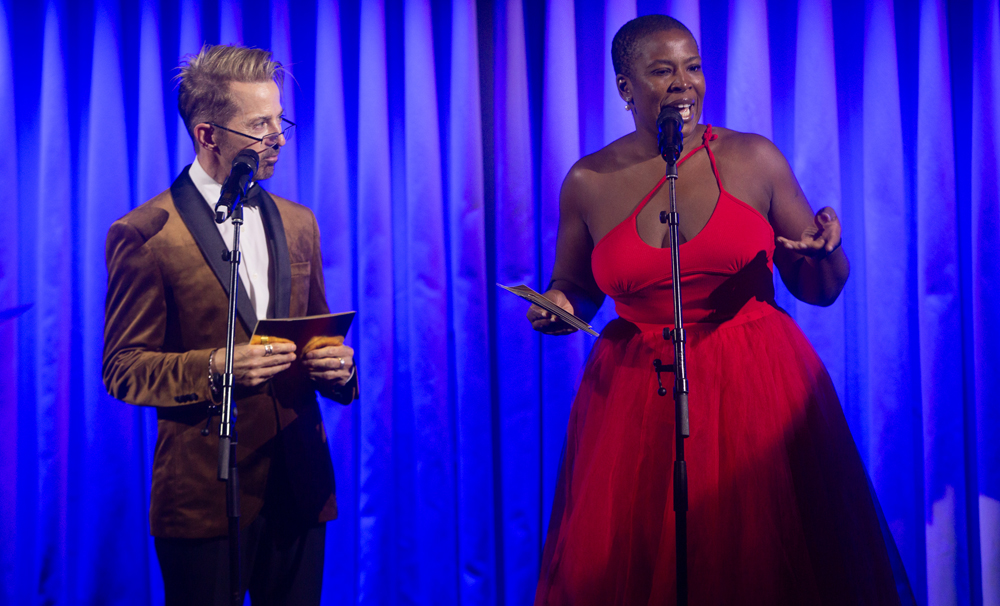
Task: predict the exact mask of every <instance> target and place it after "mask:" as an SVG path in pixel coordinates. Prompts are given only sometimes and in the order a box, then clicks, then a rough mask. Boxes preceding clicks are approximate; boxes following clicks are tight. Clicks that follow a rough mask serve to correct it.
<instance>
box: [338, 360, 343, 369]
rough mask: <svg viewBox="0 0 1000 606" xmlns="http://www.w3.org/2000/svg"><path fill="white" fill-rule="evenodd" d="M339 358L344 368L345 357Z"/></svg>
mask: <svg viewBox="0 0 1000 606" xmlns="http://www.w3.org/2000/svg"><path fill="white" fill-rule="evenodd" d="M337 359H338V360H340V367H341V368H343V367H344V358H337Z"/></svg>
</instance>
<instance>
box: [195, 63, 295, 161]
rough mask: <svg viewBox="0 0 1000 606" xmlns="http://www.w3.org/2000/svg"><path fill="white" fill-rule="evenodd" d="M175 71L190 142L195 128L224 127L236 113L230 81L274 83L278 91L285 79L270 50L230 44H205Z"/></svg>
mask: <svg viewBox="0 0 1000 606" xmlns="http://www.w3.org/2000/svg"><path fill="white" fill-rule="evenodd" d="M177 71H178V74H177V81H178V82H179V83H180V86H179V89H180V90H179V92H178V95H177V109H178V110H180V113H181V118H182V119H183V120H184V125H185V126H187V130H188V134H189V135H191V140H192V141H194V127H195V125H197V124H201V123H202V122H218V123H220V124H224V123H226V122H228V121H229V120H230V119H231V118H232V117H233V115H234V114H235V113H236V103H235V102H234V101H233V99H232V97H231V95H230V91H229V83H230V82H267V81H268V80H273V81H274V82H275V83H276V84H277V85H278V89H279V90H280V89H281V85H282V83H283V82H284V80H285V68H284V67H283V66H282V65H281V63H280V62H278V61H275V60H274V58H273V56H272V55H271V51H266V50H261V49H259V48H247V47H245V46H236V45H229V44H225V45H223V44H220V45H216V46H212V45H209V44H206V45H205V46H203V47H201V51H199V52H198V54H197V55H187V56H186V57H184V58H183V59H182V60H181V64H180V65H179V66H178V68H177ZM195 144H196V145H197V142H196V141H195Z"/></svg>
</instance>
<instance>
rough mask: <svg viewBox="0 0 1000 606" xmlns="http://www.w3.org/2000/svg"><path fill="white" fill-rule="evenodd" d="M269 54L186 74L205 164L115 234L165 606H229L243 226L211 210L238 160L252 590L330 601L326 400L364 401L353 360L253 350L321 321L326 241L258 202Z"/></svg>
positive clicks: (327, 351)
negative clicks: (275, 322)
mask: <svg viewBox="0 0 1000 606" xmlns="http://www.w3.org/2000/svg"><path fill="white" fill-rule="evenodd" d="M283 76H284V72H283V69H282V67H281V64H280V63H277V62H275V61H273V60H272V58H271V54H270V53H269V52H267V51H262V50H257V49H249V48H243V47H238V46H206V47H205V48H203V49H202V50H201V52H200V53H199V54H198V55H196V56H193V57H190V58H189V59H188V60H187V61H186V62H185V63H182V64H181V67H180V74H179V77H178V79H179V81H180V93H179V99H178V106H179V109H180V114H181V117H182V118H183V119H184V121H185V124H186V126H187V128H188V131H189V132H190V134H191V138H192V140H193V141H194V146H195V151H196V154H197V156H196V159H195V161H194V162H193V163H192V164H191V165H190V166H188V167H187V168H185V169H184V170H183V171H182V172H181V174H180V176H178V177H177V179H176V180H175V181H174V183H173V185H171V186H170V189H169V190H167V191H165V192H163V193H161V194H160V195H158V196H156V197H155V198H153V199H152V200H149V201H148V202H146V203H145V204H143V205H141V206H139V207H138V208H136V209H135V210H133V211H132V212H130V213H128V214H127V215H125V217H123V218H122V219H120V220H118V221H117V222H115V223H114V224H113V225H112V226H111V229H110V230H109V231H108V239H107V266H108V294H107V304H106V318H105V343H104V383H105V386H106V387H107V389H108V391H109V393H110V394H111V395H113V396H114V397H116V398H118V399H120V400H123V401H125V402H128V403H130V404H137V405H141V406H155V407H156V410H157V427H158V431H157V441H156V454H155V459H154V464H153V485H152V497H151V505H150V515H149V519H150V528H151V531H152V534H153V536H154V537H155V544H156V552H157V556H158V558H159V561H160V569H161V571H162V573H163V580H164V585H165V588H166V602H167V604H226V603H228V599H227V594H228V589H229V587H228V570H229V564H228V557H227V545H228V542H227V538H226V534H227V517H226V507H225V502H226V501H225V490H224V489H225V483H224V482H220V481H219V480H218V479H217V475H216V473H217V472H216V467H217V462H218V443H219V437H218V434H219V417H218V406H217V404H218V403H219V401H220V399H221V393H220V387H221V380H220V375H221V373H222V372H223V370H224V367H225V359H226V351H225V348H224V345H225V342H226V341H225V335H226V317H227V306H228V294H227V291H228V288H229V272H230V265H229V263H228V262H226V261H224V260H223V254H224V253H225V251H226V250H228V248H229V247H230V246H231V245H232V230H233V227H232V223H231V222H230V221H227V222H226V223H224V224H222V225H216V223H215V222H214V214H213V212H212V209H213V207H214V204H215V202H216V201H218V198H219V195H220V191H221V184H222V182H223V181H224V180H225V178H226V177H227V176H228V174H229V172H230V170H231V167H232V161H233V158H234V157H235V156H236V155H237V153H239V152H240V151H241V150H243V149H246V148H249V149H252V150H254V151H256V152H257V153H258V154H259V156H260V166H259V169H258V171H257V173H256V174H255V175H254V177H253V178H254V181H255V184H254V185H253V186H252V188H251V189H250V190H249V191H248V194H247V201H246V206H245V209H244V221H245V222H244V226H243V229H242V231H241V249H242V253H243V255H242V257H243V260H242V263H241V265H240V289H239V293H238V303H237V308H238V315H239V322H238V323H237V325H236V341H235V342H236V343H237V345H236V346H235V347H234V349H233V358H234V363H233V374H234V378H235V383H236V387H235V390H234V396H235V401H236V408H237V411H238V413H239V414H238V417H237V423H236V431H237V434H238V440H239V444H238V447H237V461H238V466H239V480H240V492H241V519H240V521H241V537H240V547H241V551H242V555H241V563H242V566H241V569H242V571H241V577H242V579H243V584H244V588H249V591H250V596H251V601H252V602H253V603H254V604H318V603H319V597H320V587H321V583H322V573H323V543H324V537H325V522H326V521H328V520H331V519H333V518H335V517H336V515H337V507H336V499H335V490H334V481H333V467H332V464H331V461H330V455H329V451H328V450H327V445H326V434H325V432H324V430H323V422H322V419H321V417H320V412H319V407H318V405H317V401H316V393H315V392H316V391H317V390H318V391H319V392H320V393H322V394H323V395H325V396H327V397H330V398H332V399H334V400H336V401H339V402H341V403H345V404H346V403H349V402H351V401H352V400H354V399H355V398H356V396H357V379H356V376H355V373H354V366H353V353H354V352H353V350H352V349H351V348H350V347H346V346H338V347H325V348H322V349H319V350H316V351H312V352H310V353H308V354H307V355H305V356H303V359H302V360H300V363H296V364H294V365H293V362H295V360H296V359H297V358H296V355H297V352H296V351H295V346H294V345H291V344H269V345H266V346H262V345H250V344H249V335H250V334H252V332H253V328H254V326H255V324H256V322H257V319H258V318H264V317H268V318H282V317H299V316H307V315H314V314H321V313H327V312H328V311H329V310H328V308H327V303H326V297H325V295H324V286H323V267H322V261H321V259H320V246H319V232H318V229H317V225H316V220H315V217H314V216H313V214H312V212H310V211H309V210H308V209H307V208H305V207H303V206H300V205H298V204H295V203H293V202H290V201H288V200H285V199H283V198H280V197H278V196H272V195H270V194H268V193H267V192H266V191H264V190H263V189H262V188H261V187H260V185H259V181H262V180H264V179H267V178H268V177H270V176H271V175H272V174H273V173H274V169H275V164H276V163H277V161H278V157H279V153H280V150H281V147H282V146H283V145H285V143H286V141H287V138H288V137H289V136H290V135H291V129H292V126H294V125H293V124H292V123H291V122H290V121H288V120H286V119H285V118H284V116H283V111H282V107H281V96H280V93H279V90H280V89H279V85H280V84H281V82H282V80H283Z"/></svg>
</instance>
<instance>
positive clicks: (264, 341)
mask: <svg viewBox="0 0 1000 606" xmlns="http://www.w3.org/2000/svg"><path fill="white" fill-rule="evenodd" d="M268 340H269V339H268V338H267V335H261V337H260V344H261V345H267V343H268Z"/></svg>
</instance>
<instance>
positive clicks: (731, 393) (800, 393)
mask: <svg viewBox="0 0 1000 606" xmlns="http://www.w3.org/2000/svg"><path fill="white" fill-rule="evenodd" d="M714 138H715V136H714V135H712V129H711V127H709V128H708V130H707V131H706V133H705V136H704V141H705V142H707V141H711V140H713V139H714ZM705 142H703V143H702V145H701V146H699V147H698V148H697V149H695V150H694V151H692V152H691V153H690V154H688V155H687V156H686V157H685V158H684V160H686V159H687V158H688V157H690V156H691V155H692V154H694V153H696V152H698V151H699V150H701V149H703V148H704V149H705V150H706V151H707V152H708V155H709V158H710V160H711V163H712V169H713V171H715V177H716V180H717V181H718V183H719V189H720V194H719V200H718V203H717V205H716V208H715V211H714V212H713V214H712V216H711V218H710V220H709V222H708V224H707V225H706V226H705V228H704V229H703V230H702V231H701V232H700V233H699V234H698V235H697V236H696V237H695V238H693V239H692V240H690V241H689V242H686V243H684V244H682V245H681V247H680V251H681V259H680V266H681V292H682V295H683V297H684V321H685V326H686V327H687V328H688V377H689V379H690V384H691V390H690V399H689V404H690V424H691V437H690V438H689V439H688V440H686V441H685V450H686V459H687V462H688V463H687V465H688V475H689V487H688V490H689V512H688V555H689V560H688V566H689V585H690V603H691V604H698V605H711V604H769V605H773V604H796V605H802V604H836V605H841V604H898V603H899V597H898V595H897V593H896V588H895V581H894V579H893V574H892V569H891V565H890V560H889V556H888V550H887V546H886V543H885V541H884V540H883V535H882V532H881V529H880V526H879V519H878V515H877V513H876V508H875V503H874V502H873V499H872V496H871V493H870V492H869V489H868V483H867V478H866V475H865V470H864V467H863V465H862V462H861V459H860V457H859V455H858V452H857V448H856V447H855V445H854V441H853V439H852V438H851V434H850V431H849V429H848V426H847V423H846V421H845V419H844V415H843V412H842V410H841V408H840V403H839V401H838V400H837V394H836V392H835V391H834V388H833V385H832V383H831V382H830V377H829V376H828V374H827V372H826V369H825V368H824V367H823V363H822V362H821V361H820V359H819V358H818V357H817V355H816V352H815V351H814V350H813V348H812V346H811V345H810V344H809V342H808V340H807V339H806V337H805V336H804V335H803V334H802V332H801V330H799V328H798V326H797V325H796V324H795V322H794V321H793V320H792V319H791V318H790V317H789V316H788V315H786V314H785V313H784V312H782V311H781V310H780V309H778V308H777V307H776V305H775V303H774V289H773V282H772V273H771V272H772V267H773V266H772V255H773V252H774V232H773V230H772V229H771V226H770V224H769V223H768V222H767V220H766V219H765V218H764V217H763V216H761V215H760V213H759V212H757V211H756V210H755V209H753V208H752V207H750V206H748V205H747V204H745V203H743V202H741V201H740V200H738V199H736V198H735V197H733V196H732V195H731V194H729V193H728V192H726V191H725V190H724V189H723V188H722V182H721V180H719V173H718V169H717V168H716V165H715V157H714V156H713V154H712V150H711V148H709V147H708V145H707V143H705ZM684 160H681V162H683V161H684ZM663 182H664V181H661V182H660V184H658V185H657V187H656V188H655V189H654V190H653V191H652V192H650V193H649V195H647V196H646V198H645V199H644V200H643V201H642V202H641V203H640V204H639V205H638V207H637V208H636V209H635V211H634V212H633V213H632V214H631V215H630V216H629V217H628V218H627V219H626V220H625V221H623V222H622V223H621V224H619V225H618V226H616V227H615V228H614V229H612V230H611V232H609V233H608V234H607V235H606V236H605V237H604V238H603V239H601V241H600V242H598V243H597V245H596V246H595V247H594V251H593V255H592V266H593V271H594V277H595V278H596V280H597V283H598V285H600V287H601V289H602V290H603V291H604V292H605V293H606V294H608V295H609V296H611V297H612V298H613V299H614V301H615V305H616V310H617V312H618V314H619V316H620V318H618V319H615V320H614V321H612V322H611V323H609V324H608V326H607V327H606V328H605V329H604V331H603V334H602V335H601V338H600V339H599V340H598V341H597V342H596V344H595V345H594V349H593V351H592V353H591V356H590V359H589V361H588V363H587V367H586V370H585V373H584V376H583V380H582V383H581V386H580V390H579V393H578V394H577V396H576V400H575V401H574V403H573V408H572V411H571V413H570V420H569V428H568V435H567V443H566V451H565V456H564V460H563V463H562V468H561V470H560V475H559V481H558V484H557V486H556V495H555V504H554V506H553V511H552V520H551V523H550V527H549V531H548V535H547V538H546V541H545V550H544V554H543V559H542V570H541V577H540V580H539V584H538V589H537V592H536V597H535V603H536V604H548V605H562V604H566V605H570V604H572V605H574V606H580V605H589V604H593V605H595V606H598V605H599V606H608V605H610V604H622V605H633V604H657V605H659V604H673V603H674V601H675V600H674V597H675V591H676V589H675V566H676V563H675V545H674V512H673V506H672V503H673V489H672V481H671V469H672V465H673V459H674V404H673V399H672V397H671V396H669V395H668V396H666V397H661V396H658V395H656V388H657V382H656V375H655V373H654V372H653V364H652V361H653V359H654V358H660V359H661V360H662V361H663V362H664V363H669V362H670V361H672V360H673V346H672V345H671V343H670V342H669V341H665V340H664V339H663V334H662V331H663V328H664V327H665V326H669V325H671V321H672V319H673V299H672V294H671V290H672V289H671V285H670V249H669V248H655V247H652V246H649V245H648V244H646V243H645V242H643V240H642V239H641V238H640V237H639V233H638V231H637V230H636V224H635V220H636V216H637V215H638V214H639V212H640V211H641V210H642V208H643V207H644V206H645V205H646V203H647V202H648V201H649V199H650V198H652V196H653V194H654V193H655V192H656V191H657V189H659V187H660V185H662V184H663ZM663 384H664V386H666V387H667V388H668V389H669V388H670V386H671V385H673V375H671V374H666V373H665V374H664V375H663Z"/></svg>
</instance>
